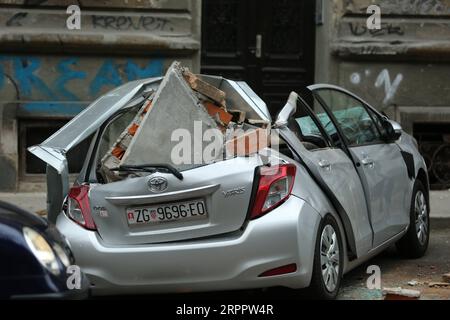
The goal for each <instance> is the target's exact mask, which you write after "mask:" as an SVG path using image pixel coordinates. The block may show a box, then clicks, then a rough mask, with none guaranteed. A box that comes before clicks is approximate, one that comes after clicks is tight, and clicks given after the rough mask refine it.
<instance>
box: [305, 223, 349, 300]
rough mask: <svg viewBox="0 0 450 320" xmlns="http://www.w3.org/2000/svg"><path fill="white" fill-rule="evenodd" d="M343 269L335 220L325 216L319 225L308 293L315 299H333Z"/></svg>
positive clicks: (337, 289) (341, 250)
mask: <svg viewBox="0 0 450 320" xmlns="http://www.w3.org/2000/svg"><path fill="white" fill-rule="evenodd" d="M342 269H343V249H342V237H341V234H340V231H339V227H338V224H337V222H336V220H335V219H334V218H333V216H331V215H327V216H326V217H325V218H324V219H323V220H322V222H321V223H320V227H319V231H318V233H317V239H316V248H315V254H314V265H313V274H312V278H311V284H310V287H309V290H308V291H309V293H310V294H311V295H312V298H315V299H327V300H330V299H335V298H336V296H337V294H338V292H339V287H340V285H341V279H342Z"/></svg>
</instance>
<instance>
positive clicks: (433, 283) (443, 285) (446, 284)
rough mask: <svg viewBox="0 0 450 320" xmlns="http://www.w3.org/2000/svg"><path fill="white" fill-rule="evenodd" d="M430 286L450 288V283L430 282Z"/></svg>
mask: <svg viewBox="0 0 450 320" xmlns="http://www.w3.org/2000/svg"><path fill="white" fill-rule="evenodd" d="M428 286H429V287H430V288H450V283H448V282H430V283H428Z"/></svg>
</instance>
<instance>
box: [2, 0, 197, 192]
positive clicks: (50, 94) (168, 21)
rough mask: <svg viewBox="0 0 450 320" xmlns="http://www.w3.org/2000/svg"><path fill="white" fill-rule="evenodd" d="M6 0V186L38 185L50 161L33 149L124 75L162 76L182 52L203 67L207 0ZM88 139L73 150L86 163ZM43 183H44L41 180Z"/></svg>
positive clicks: (75, 164)
mask: <svg viewBox="0 0 450 320" xmlns="http://www.w3.org/2000/svg"><path fill="white" fill-rule="evenodd" d="M78 3H79V2H78V1H71V0H47V1H46V0H36V1H33V0H0V190H3V191H5V190H8V191H15V190H29V189H30V188H31V190H32V189H33V186H34V185H35V182H40V181H43V180H44V175H43V173H44V172H45V166H44V163H42V162H41V161H39V160H38V159H37V158H35V157H34V156H33V155H31V154H30V153H28V152H27V151H26V148H27V147H28V146H30V145H33V144H36V143H40V142H42V141H43V140H44V139H45V138H46V137H48V136H49V135H50V134H51V133H52V132H54V131H55V130H57V129H58V128H59V127H61V126H62V125H63V124H64V123H65V122H67V121H68V120H69V119H70V118H72V117H73V116H74V115H76V114H77V113H79V112H80V111H81V110H83V108H84V107H86V105H87V104H89V102H92V101H93V100H94V99H95V98H96V97H98V96H99V95H101V94H102V93H105V92H106V91H108V90H110V89H111V88H113V87H116V86H118V85H120V84H122V83H124V82H127V81H130V80H134V79H138V78H146V77H153V76H160V75H162V74H163V72H164V70H165V69H166V68H167V67H168V66H169V65H170V63H171V62H172V61H173V60H174V59H177V60H180V61H181V62H182V63H183V64H184V65H186V66H188V67H190V68H192V69H193V70H194V71H197V72H198V70H199V68H200V65H199V63H200V54H199V50H200V16H201V15H200V10H201V9H200V2H199V1H196V0H145V1H144V0H128V1H123V0H102V1H94V0H92V1H91V0H87V1H82V4H81V5H80V9H81V19H80V22H81V23H80V27H81V28H80V29H79V30H78V29H69V28H68V26H67V21H68V20H69V22H70V23H71V24H70V26H72V25H73V23H74V22H75V21H74V20H72V19H71V18H72V17H73V16H72V15H73V13H74V11H71V12H69V13H67V11H66V10H67V8H68V7H69V6H70V5H72V4H78ZM86 147H87V145H86V143H85V144H82V145H80V147H79V148H78V149H77V150H75V151H74V152H72V154H69V155H68V157H69V163H70V164H71V171H72V172H76V171H77V170H78V169H79V168H80V165H81V159H82V157H80V154H82V151H83V150H86ZM40 187H41V186H38V188H40Z"/></svg>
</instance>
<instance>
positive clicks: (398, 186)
mask: <svg viewBox="0 0 450 320" xmlns="http://www.w3.org/2000/svg"><path fill="white" fill-rule="evenodd" d="M313 91H314V93H315V94H316V95H317V96H318V99H319V100H321V101H322V102H323V103H324V104H325V105H326V108H327V109H328V110H329V111H330V116H331V117H333V118H334V119H335V122H336V123H337V126H338V127H339V128H340V130H341V132H342V135H343V139H344V140H345V143H346V144H347V145H348V148H349V150H350V153H351V156H352V157H353V160H354V162H355V164H356V166H357V169H358V171H359V175H360V177H361V181H362V183H363V186H364V190H365V193H366V197H367V199H368V202H369V204H370V206H369V213H370V217H371V222H372V227H373V231H374V241H373V246H374V247H377V246H378V245H380V244H382V243H383V242H385V241H386V240H388V239H390V238H391V237H393V236H395V235H396V234H398V233H399V232H401V231H402V230H404V228H405V227H406V226H407V224H408V212H409V200H408V199H410V197H411V195H410V192H411V190H409V186H410V182H409V181H408V180H409V177H408V172H407V169H406V166H405V163H404V161H403V158H402V155H401V152H400V149H399V147H398V146H397V145H396V144H395V143H387V142H385V141H383V136H382V131H381V130H382V127H381V126H378V125H377V122H378V123H379V122H380V121H381V119H380V118H378V117H380V116H381V115H379V114H378V113H377V112H375V111H374V110H372V109H370V107H368V106H367V105H366V104H365V103H364V102H363V101H362V100H360V99H359V98H357V97H356V96H354V95H352V94H351V93H349V92H347V91H345V90H343V89H340V88H336V87H330V86H315V87H314V89H313Z"/></svg>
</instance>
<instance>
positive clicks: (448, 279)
mask: <svg viewBox="0 0 450 320" xmlns="http://www.w3.org/2000/svg"><path fill="white" fill-rule="evenodd" d="M442 281H443V282H447V283H450V272H449V273H446V274H443V275H442Z"/></svg>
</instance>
